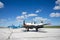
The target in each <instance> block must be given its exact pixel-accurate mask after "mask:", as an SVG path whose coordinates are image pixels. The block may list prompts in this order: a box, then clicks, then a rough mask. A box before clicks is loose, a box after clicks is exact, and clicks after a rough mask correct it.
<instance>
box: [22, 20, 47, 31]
mask: <svg viewBox="0 0 60 40" xmlns="http://www.w3.org/2000/svg"><path fill="white" fill-rule="evenodd" d="M44 25H48V24H43V21H41V23H39V24H36V22H34V23H25V21H23V27H24V28H26V29H27V31H29V29H33V28H35V29H36V31H38V29H39V28H43V27H44Z"/></svg>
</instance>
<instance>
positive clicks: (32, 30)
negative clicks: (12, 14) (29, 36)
mask: <svg viewBox="0 0 60 40" xmlns="http://www.w3.org/2000/svg"><path fill="white" fill-rule="evenodd" d="M23 32H36V30H29V31H27V30H23ZM37 32H40V33H47V31H40V30H39V31H37Z"/></svg>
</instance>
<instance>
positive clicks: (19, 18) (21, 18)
mask: <svg viewBox="0 0 60 40" xmlns="http://www.w3.org/2000/svg"><path fill="white" fill-rule="evenodd" d="M24 18H25V17H24V16H17V17H16V20H17V21H19V22H21V21H23V19H24Z"/></svg>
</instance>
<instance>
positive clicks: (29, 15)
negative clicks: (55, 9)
mask: <svg viewBox="0 0 60 40" xmlns="http://www.w3.org/2000/svg"><path fill="white" fill-rule="evenodd" d="M27 16H28V17H31V16H38V15H37V14H28V15H27Z"/></svg>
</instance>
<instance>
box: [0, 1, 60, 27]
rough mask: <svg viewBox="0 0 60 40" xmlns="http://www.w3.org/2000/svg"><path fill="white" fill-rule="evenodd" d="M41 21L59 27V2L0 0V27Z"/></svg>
mask: <svg viewBox="0 0 60 40" xmlns="http://www.w3.org/2000/svg"><path fill="white" fill-rule="evenodd" d="M23 20H26V21H27V22H29V21H30V22H32V21H36V20H38V21H37V22H39V20H43V21H44V22H50V23H51V24H52V25H60V1H59V0H0V26H8V25H12V24H14V25H19V24H20V25H21V24H22V21H23Z"/></svg>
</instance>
